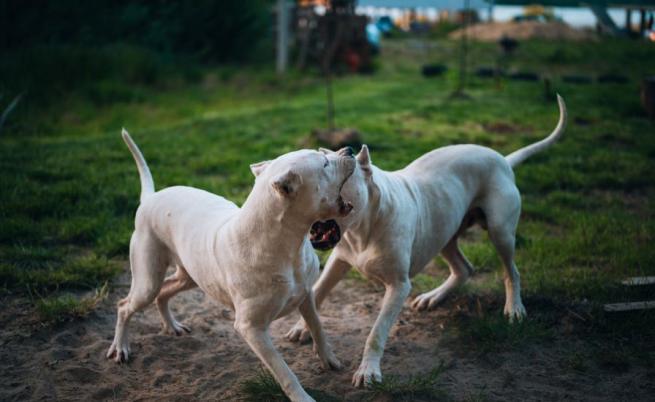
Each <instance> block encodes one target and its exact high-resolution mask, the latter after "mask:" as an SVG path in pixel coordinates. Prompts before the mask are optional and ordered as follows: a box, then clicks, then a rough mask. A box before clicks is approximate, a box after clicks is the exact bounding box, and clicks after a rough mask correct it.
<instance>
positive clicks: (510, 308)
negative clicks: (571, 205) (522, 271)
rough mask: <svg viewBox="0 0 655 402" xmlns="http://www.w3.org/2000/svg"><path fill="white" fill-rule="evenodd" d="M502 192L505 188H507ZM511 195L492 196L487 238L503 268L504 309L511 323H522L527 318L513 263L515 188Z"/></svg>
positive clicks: (516, 210)
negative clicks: (516, 321)
mask: <svg viewBox="0 0 655 402" xmlns="http://www.w3.org/2000/svg"><path fill="white" fill-rule="evenodd" d="M505 188H508V186H506V187H505ZM510 189H511V191H510V190H508V191H505V192H503V193H500V194H494V196H493V197H490V200H489V202H488V205H487V206H486V207H485V213H486V215H487V225H488V230H489V238H490V239H491V242H492V243H493V244H494V246H495V247H496V250H497V251H498V256H499V257H500V260H501V261H502V263H503V267H504V268H505V275H504V276H505V278H504V282H505V309H504V313H505V315H506V316H507V317H508V318H509V320H510V321H514V320H519V321H520V320H521V319H523V317H525V316H526V311H525V307H524V306H523V302H522V301H521V278H520V276H519V272H518V270H517V269H516V264H515V263H514V251H515V242H516V227H517V226H518V222H519V216H520V213H521V197H520V195H519V192H518V190H517V189H516V187H515V186H512V187H511V188H510Z"/></svg>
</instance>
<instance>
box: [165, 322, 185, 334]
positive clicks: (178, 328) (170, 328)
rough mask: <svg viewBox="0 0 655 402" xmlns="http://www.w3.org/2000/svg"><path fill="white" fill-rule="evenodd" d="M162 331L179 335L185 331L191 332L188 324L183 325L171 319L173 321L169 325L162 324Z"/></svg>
mask: <svg viewBox="0 0 655 402" xmlns="http://www.w3.org/2000/svg"><path fill="white" fill-rule="evenodd" d="M164 331H165V332H167V333H169V334H171V335H177V336H180V335H183V334H185V333H187V334H190V333H191V328H189V327H188V326H186V325H184V324H182V323H180V322H177V321H173V323H172V324H171V325H165V326H164Z"/></svg>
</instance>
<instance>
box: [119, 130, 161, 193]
mask: <svg viewBox="0 0 655 402" xmlns="http://www.w3.org/2000/svg"><path fill="white" fill-rule="evenodd" d="M122 136H123V141H125V144H127V147H128V148H129V149H130V152H131V153H132V156H133V157H134V162H136V167H137V169H138V170H139V178H140V179H141V202H143V200H144V199H145V198H146V197H147V196H148V195H150V194H152V193H154V192H155V183H154V181H153V180H152V174H151V173H150V169H149V168H148V164H147V163H146V160H145V159H144V158H143V154H142V153H141V151H140V150H139V147H137V146H136V144H135V143H134V141H132V137H130V134H129V133H128V132H127V130H125V129H123V132H122Z"/></svg>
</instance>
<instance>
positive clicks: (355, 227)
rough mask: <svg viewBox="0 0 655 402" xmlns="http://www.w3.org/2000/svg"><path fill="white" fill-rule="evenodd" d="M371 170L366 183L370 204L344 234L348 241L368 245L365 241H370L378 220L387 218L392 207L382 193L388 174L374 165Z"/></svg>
mask: <svg viewBox="0 0 655 402" xmlns="http://www.w3.org/2000/svg"><path fill="white" fill-rule="evenodd" d="M371 170H372V174H371V177H370V178H368V179H367V183H366V191H367V192H368V202H367V203H366V206H365V207H364V213H362V214H361V215H359V217H358V219H357V220H356V221H355V222H353V223H352V224H351V225H350V227H349V228H348V229H347V230H346V232H345V234H344V237H346V238H347V239H348V238H349V239H353V238H357V239H360V240H364V242H365V243H367V241H366V240H365V239H369V238H370V236H371V229H372V228H374V227H377V222H378V220H379V219H382V218H383V217H384V216H385V214H386V211H388V209H389V207H390V206H391V205H392V204H391V203H390V201H389V200H388V199H387V197H385V196H384V195H383V194H382V192H381V191H380V188H381V187H386V186H387V182H388V178H387V175H388V172H385V171H384V170H382V169H379V168H377V167H376V166H373V165H371ZM349 235H353V236H349ZM358 243H359V242H358ZM361 247H365V245H363V244H360V245H359V247H358V248H361Z"/></svg>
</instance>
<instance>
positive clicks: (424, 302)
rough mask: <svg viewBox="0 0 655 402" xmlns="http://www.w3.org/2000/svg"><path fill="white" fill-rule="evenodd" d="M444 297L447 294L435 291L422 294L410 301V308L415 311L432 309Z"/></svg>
mask: <svg viewBox="0 0 655 402" xmlns="http://www.w3.org/2000/svg"><path fill="white" fill-rule="evenodd" d="M446 295H447V292H437V289H435V290H432V291H430V292H427V293H423V294H421V295H418V296H416V298H415V299H414V301H412V308H413V309H414V310H417V311H422V310H430V309H433V308H435V307H437V306H438V305H439V303H441V302H442V301H443V300H444V299H445V298H446Z"/></svg>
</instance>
